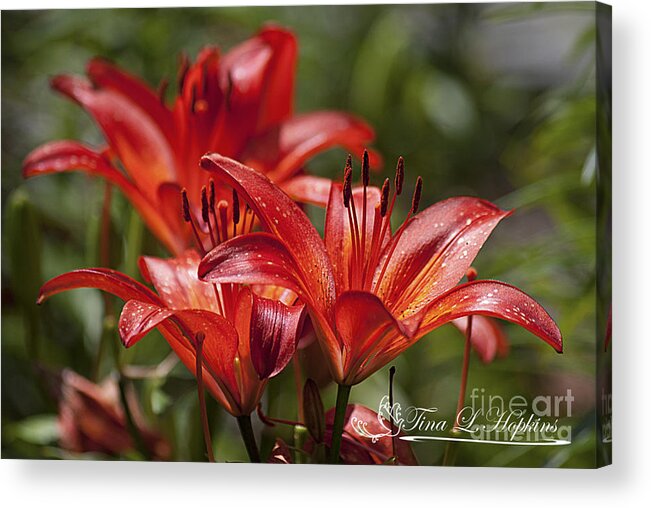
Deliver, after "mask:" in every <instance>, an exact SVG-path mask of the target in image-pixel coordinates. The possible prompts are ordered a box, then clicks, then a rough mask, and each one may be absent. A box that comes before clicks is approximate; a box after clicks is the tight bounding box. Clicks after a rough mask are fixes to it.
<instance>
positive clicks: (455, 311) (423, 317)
mask: <svg viewBox="0 0 651 508" xmlns="http://www.w3.org/2000/svg"><path fill="white" fill-rule="evenodd" d="M471 314H481V315H483V316H489V317H494V318H499V319H504V320H506V321H510V322H511V323H515V324H517V325H520V326H522V327H523V328H525V329H527V330H528V331H530V332H531V333H533V334H534V335H536V336H538V337H540V338H541V339H542V340H544V341H545V342H547V343H548V344H549V345H550V346H552V347H553V348H554V349H555V350H556V351H557V352H559V353H562V352H563V338H562V336H561V331H560V330H559V329H558V326H557V325H556V323H555V322H554V320H553V319H552V318H551V317H550V316H549V314H548V313H547V312H546V311H545V309H543V308H542V306H541V305H540V304H539V303H538V302H536V301H535V300H534V299H533V298H531V297H530V296H529V295H527V294H526V293H524V292H522V291H520V290H519V289H518V288H516V287H514V286H511V285H510V284H506V283H504V282H499V281H493V280H479V281H474V282H468V283H466V284H462V285H460V286H457V287H455V288H453V289H451V290H450V291H448V292H447V293H445V294H443V295H441V296H440V297H438V298H437V299H436V300H434V301H432V302H431V303H430V304H429V305H428V307H427V308H425V309H423V310H422V311H421V312H420V313H419V314H418V315H415V316H413V317H412V318H411V319H410V320H408V323H409V324H411V325H414V324H416V323H418V325H419V328H418V335H424V334H426V333H428V332H429V331H431V330H433V329H434V328H437V327H438V326H440V325H442V324H444V323H447V322H449V321H452V320H454V319H457V318H460V317H464V316H469V315H471ZM473 326H474V325H473Z"/></svg>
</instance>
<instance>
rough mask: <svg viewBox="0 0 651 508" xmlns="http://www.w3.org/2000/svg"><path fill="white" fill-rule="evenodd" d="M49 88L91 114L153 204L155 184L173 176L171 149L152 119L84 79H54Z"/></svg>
mask: <svg viewBox="0 0 651 508" xmlns="http://www.w3.org/2000/svg"><path fill="white" fill-rule="evenodd" d="M51 85H52V87H53V88H54V89H56V90H58V91H59V92H61V93H63V94H64V95H67V96H68V97H70V98H71V99H73V100H74V101H75V102H77V103H78V104H80V105H81V106H83V107H84V109H86V111H88V113H90V115H91V116H92V117H93V118H94V120H95V121H96V122H97V124H98V125H99V127H100V128H101V129H102V131H103V132H104V135H105V136H106V139H107V141H108V143H109V144H110V145H111V147H112V148H113V149H114V150H115V153H116V154H117V155H118V157H119V158H120V160H121V161H122V164H123V165H124V167H125V169H126V170H127V172H128V173H129V176H131V178H132V179H133V181H134V182H135V184H136V186H137V187H139V188H141V189H144V190H145V191H147V190H149V192H148V194H146V196H147V198H148V199H149V200H150V201H151V202H155V199H156V195H155V190H156V189H157V187H158V185H159V184H161V183H163V182H165V181H173V180H175V176H176V175H175V171H174V158H173V156H172V152H171V149H170V146H169V145H168V144H167V140H166V139H165V136H164V135H163V133H162V132H161V130H160V128H159V127H158V126H157V125H156V124H155V123H154V121H153V119H152V118H151V117H150V116H149V115H148V114H147V113H145V112H144V110H143V109H141V108H140V107H139V106H138V105H135V104H133V102H132V101H131V100H130V99H127V98H125V97H124V96H123V95H122V94H121V93H118V92H116V91H115V90H112V89H108V88H95V87H93V85H92V84H91V83H90V82H89V81H88V80H87V79H84V78H80V77H76V76H57V77H55V78H53V79H52V82H51Z"/></svg>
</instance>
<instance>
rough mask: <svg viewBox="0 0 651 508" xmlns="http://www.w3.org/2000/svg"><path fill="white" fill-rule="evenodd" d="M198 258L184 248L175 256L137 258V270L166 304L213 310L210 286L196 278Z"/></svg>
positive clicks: (194, 253)
mask: <svg viewBox="0 0 651 508" xmlns="http://www.w3.org/2000/svg"><path fill="white" fill-rule="evenodd" d="M200 261H201V258H200V256H199V254H198V253H197V252H195V251H192V250H188V251H186V252H185V253H184V254H183V255H181V256H179V257H177V258H170V259H161V258H155V257H150V256H143V257H142V258H140V261H139V264H140V271H141V273H142V276H143V277H144V278H145V280H147V281H149V282H151V283H152V284H153V285H154V287H155V288H156V292H157V293H158V294H159V295H160V297H161V298H162V300H163V301H164V302H165V305H166V306H167V307H171V308H176V309H203V310H209V311H212V312H217V308H216V303H215V302H216V299H215V293H214V291H215V290H214V288H213V287H212V285H211V284H207V283H205V282H203V281H201V280H199V278H198V276H197V267H198V266H199V262H200Z"/></svg>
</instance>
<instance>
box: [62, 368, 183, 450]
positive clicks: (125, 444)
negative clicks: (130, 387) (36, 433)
mask: <svg viewBox="0 0 651 508" xmlns="http://www.w3.org/2000/svg"><path fill="white" fill-rule="evenodd" d="M60 393H61V397H60V401H59V420H58V422H59V431H60V436H61V437H60V444H61V447H62V448H64V449H66V450H70V451H72V452H75V453H85V452H99V453H105V454H108V455H120V454H124V453H126V452H128V451H129V450H132V449H133V447H134V446H133V442H132V439H131V436H130V434H129V430H128V429H127V424H126V421H125V416H124V412H123V411H122V407H121V405H120V400H119V396H118V386H117V382H116V381H115V379H113V378H110V377H109V378H106V379H105V380H104V381H102V383H101V384H99V385H97V384H95V383H93V382H91V381H89V380H88V379H86V378H84V377H82V376H80V375H79V374H77V373H75V372H73V371H71V370H64V371H63V372H62V373H61V386H60ZM127 399H128V403H129V407H130V410H131V413H132V414H133V416H134V419H135V420H136V422H135V423H136V425H137V427H138V431H139V432H140V435H141V436H142V439H143V442H144V446H146V447H147V449H148V450H149V452H150V453H151V455H152V457H153V458H154V459H157V460H167V459H168V458H169V456H170V451H171V450H170V445H169V443H167V441H165V440H164V439H163V437H162V436H160V435H159V434H158V433H156V432H154V431H153V430H151V429H150V428H148V427H147V426H146V425H145V423H144V420H143V417H142V415H141V414H140V408H139V407H138V405H137V403H136V400H135V398H133V397H132V398H129V397H127Z"/></svg>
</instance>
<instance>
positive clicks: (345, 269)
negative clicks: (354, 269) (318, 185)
mask: <svg viewBox="0 0 651 508" xmlns="http://www.w3.org/2000/svg"><path fill="white" fill-rule="evenodd" d="M363 192H364V191H363V189H362V188H359V187H356V188H355V189H353V199H354V200H355V208H356V210H357V212H356V213H357V218H358V220H359V222H360V223H359V230H360V231H361V230H362V227H363V226H362V224H361V220H362V210H363V209H364V208H363V207H364V205H366V242H365V244H366V247H365V252H366V253H368V252H370V250H371V245H372V241H373V221H374V215H375V205H376V204H378V203H380V195H381V194H380V192H381V191H380V189H378V188H377V187H368V188H367V197H366V203H364V194H363ZM386 238H387V239H388V238H389V235H386ZM324 242H325V245H326V249H327V250H328V255H329V256H330V260H331V261H332V268H333V271H334V274H335V282H336V284H337V291H338V292H341V291H344V290H345V289H346V288H350V287H351V281H350V280H349V277H350V274H349V268H350V266H351V258H352V257H353V243H352V239H351V234H350V222H349V220H348V209H347V208H345V207H344V204H343V189H342V185H341V184H340V183H333V184H332V186H331V189H330V197H329V199H328V208H327V210H326V219H325V238H324ZM360 243H361V240H360ZM385 245H386V241H385ZM367 255H368V254H367ZM367 277H368V278H369V279H370V277H372V274H371V273H369V274H368V275H367Z"/></svg>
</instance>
